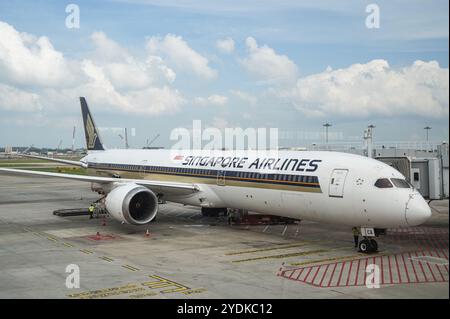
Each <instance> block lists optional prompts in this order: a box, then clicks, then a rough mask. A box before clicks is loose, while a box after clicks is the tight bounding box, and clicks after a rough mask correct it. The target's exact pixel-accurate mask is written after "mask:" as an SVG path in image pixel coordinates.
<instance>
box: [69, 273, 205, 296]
mask: <svg viewBox="0 0 450 319" xmlns="http://www.w3.org/2000/svg"><path fill="white" fill-rule="evenodd" d="M149 277H150V278H152V279H154V281H147V282H142V283H140V284H138V283H129V284H126V285H123V286H119V287H110V288H103V289H96V290H90V291H84V292H80V293H74V294H70V295H67V296H68V297H70V298H79V299H100V298H108V297H114V296H120V295H126V294H130V295H129V296H128V298H130V299H141V298H145V297H154V296H157V295H159V294H168V293H176V292H179V293H182V294H184V295H191V294H197V293H202V292H205V291H206V289H205V288H190V287H188V286H186V285H183V284H180V283H178V282H176V281H173V280H169V279H167V278H163V277H161V276H157V275H149ZM146 288H147V289H151V290H158V292H155V291H148V290H147V289H146Z"/></svg>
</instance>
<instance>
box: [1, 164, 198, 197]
mask: <svg viewBox="0 0 450 319" xmlns="http://www.w3.org/2000/svg"><path fill="white" fill-rule="evenodd" d="M0 173H10V174H15V175H29V176H33V175H34V176H45V177H57V178H65V179H71V180H76V181H81V182H90V183H99V184H109V183H134V184H137V185H142V186H145V187H147V188H149V189H151V190H153V191H154V192H158V193H172V194H177V195H187V194H192V193H195V192H198V191H199V189H198V187H197V186H196V185H194V184H187V183H176V182H175V183H174V182H162V181H152V180H146V179H128V178H114V177H101V176H89V175H75V174H63V173H51V172H41V171H30V170H22V169H13V168H0Z"/></svg>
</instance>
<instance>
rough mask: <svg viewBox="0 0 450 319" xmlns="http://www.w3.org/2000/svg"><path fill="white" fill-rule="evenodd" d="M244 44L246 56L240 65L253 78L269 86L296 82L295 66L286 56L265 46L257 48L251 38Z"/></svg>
mask: <svg viewBox="0 0 450 319" xmlns="http://www.w3.org/2000/svg"><path fill="white" fill-rule="evenodd" d="M245 44H246V45H247V51H248V56H247V57H245V58H244V59H241V60H240V63H241V65H242V66H243V67H244V68H245V70H246V71H247V72H248V73H249V74H250V75H251V76H252V77H253V78H255V79H257V80H260V81H263V82H268V83H271V84H280V83H281V84H286V83H293V82H294V81H295V80H296V78H297V74H298V68H297V65H296V64H295V63H294V62H292V61H291V60H290V59H289V58H288V57H287V56H286V55H280V54H277V53H276V52H275V51H274V50H273V49H272V48H270V47H268V46H267V45H263V46H258V43H257V42H256V40H255V39H254V38H252V37H248V38H247V39H246V41H245Z"/></svg>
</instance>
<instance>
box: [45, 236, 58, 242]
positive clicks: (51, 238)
mask: <svg viewBox="0 0 450 319" xmlns="http://www.w3.org/2000/svg"><path fill="white" fill-rule="evenodd" d="M47 239H48V240H51V241H53V242H57V241H58V239H56V238H55V237H52V236H47Z"/></svg>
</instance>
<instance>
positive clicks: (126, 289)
mask: <svg viewBox="0 0 450 319" xmlns="http://www.w3.org/2000/svg"><path fill="white" fill-rule="evenodd" d="M142 291H145V288H143V287H140V286H139V285H138V284H128V285H125V286H120V287H112V288H105V289H99V290H91V291H85V292H80V293H76V294H70V295H67V296H68V297H70V298H79V299H97V298H107V297H111V296H118V295H123V294H129V293H137V292H142Z"/></svg>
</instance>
